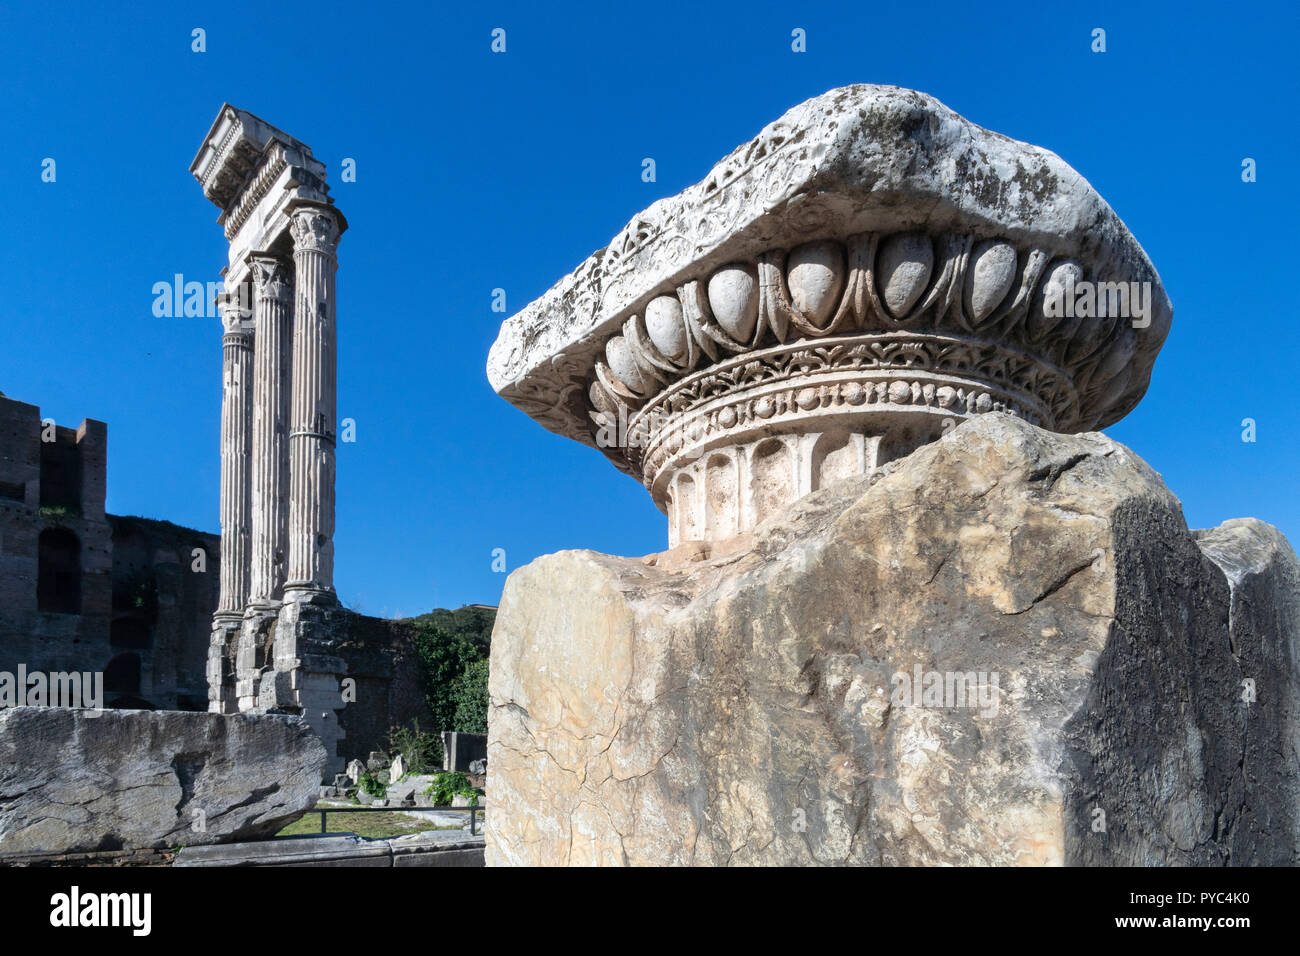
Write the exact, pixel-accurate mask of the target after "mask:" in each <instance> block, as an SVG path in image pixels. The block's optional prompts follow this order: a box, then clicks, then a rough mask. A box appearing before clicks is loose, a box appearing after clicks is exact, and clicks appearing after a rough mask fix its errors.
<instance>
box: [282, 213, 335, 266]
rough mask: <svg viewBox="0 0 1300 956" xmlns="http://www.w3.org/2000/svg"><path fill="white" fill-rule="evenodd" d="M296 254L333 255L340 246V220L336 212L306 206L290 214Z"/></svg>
mask: <svg viewBox="0 0 1300 956" xmlns="http://www.w3.org/2000/svg"><path fill="white" fill-rule="evenodd" d="M289 222H290V230H291V231H292V233H293V248H294V251H295V252H300V251H302V250H307V251H309V252H324V253H327V254H328V255H333V254H334V250H335V249H337V248H338V244H339V233H340V229H339V220H338V216H337V215H336V214H335V213H334V210H332V209H329V208H328V207H324V206H304V207H300V208H298V209H295V210H294V211H293V212H292V213H291V214H290V220H289Z"/></svg>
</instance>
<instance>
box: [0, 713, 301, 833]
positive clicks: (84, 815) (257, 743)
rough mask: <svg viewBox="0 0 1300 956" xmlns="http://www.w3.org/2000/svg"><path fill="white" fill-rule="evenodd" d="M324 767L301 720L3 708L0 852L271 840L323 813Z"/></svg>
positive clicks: (194, 714) (0, 740)
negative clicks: (314, 810) (317, 808)
mask: <svg viewBox="0 0 1300 956" xmlns="http://www.w3.org/2000/svg"><path fill="white" fill-rule="evenodd" d="M324 764H325V749H324V747H322V746H321V742H320V740H319V739H318V738H317V737H316V736H315V735H314V734H313V733H312V732H311V730H310V729H309V728H308V726H307V724H306V722H305V721H303V720H301V719H299V718H295V717H282V716H257V717H255V716H249V715H242V714H239V715H220V714H203V713H189V712H180V711H143V710H121V711H114V710H110V711H89V710H70V709H58V708H44V707H15V708H12V709H9V710H4V711H0V854H4V855H10V854H15V855H18V854H33V853H63V852H77V851H92V850H117V849H136V848H144V847H173V846H182V845H184V846H193V845H198V844H204V843H226V842H230V841H234V840H252V839H259V838H263V837H269V836H273V835H274V834H275V833H277V832H278V831H279V830H281V829H282V828H284V827H285V826H287V825H288V824H290V823H292V822H293V821H294V820H296V819H298V817H300V816H302V815H303V813H305V812H306V811H307V810H309V809H311V807H312V806H314V805H315V803H316V797H317V788H318V787H319V785H320V781H321V772H322V768H323V767H324Z"/></svg>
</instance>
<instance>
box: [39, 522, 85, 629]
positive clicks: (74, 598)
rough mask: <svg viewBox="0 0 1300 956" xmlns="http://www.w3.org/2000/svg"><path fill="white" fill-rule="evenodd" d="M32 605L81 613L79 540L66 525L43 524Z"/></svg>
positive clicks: (57, 610)
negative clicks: (47, 525)
mask: <svg viewBox="0 0 1300 956" xmlns="http://www.w3.org/2000/svg"><path fill="white" fill-rule="evenodd" d="M36 606H37V608H38V609H39V610H42V611H53V612H55V613H58V614H80V613H81V542H80V541H79V540H78V539H77V536H76V535H75V534H73V533H72V532H71V531H69V530H68V529H67V528H46V529H45V530H44V531H42V532H41V536H40V539H39V540H38V543H37V571H36Z"/></svg>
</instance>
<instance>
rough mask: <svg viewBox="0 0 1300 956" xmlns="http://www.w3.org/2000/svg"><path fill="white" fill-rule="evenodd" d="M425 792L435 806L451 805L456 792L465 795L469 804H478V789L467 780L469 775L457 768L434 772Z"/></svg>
mask: <svg viewBox="0 0 1300 956" xmlns="http://www.w3.org/2000/svg"><path fill="white" fill-rule="evenodd" d="M424 792H425V794H426V795H428V796H429V797H430V798H431V799H432V800H433V805H434V806H435V807H449V806H451V800H452V797H455V796H457V795H458V794H459V795H460V796H463V797H467V798H468V799H469V802H470V804H471V805H477V804H478V797H479V793H480V791H479V790H478V789H477V788H476V787H474V786H473V785H472V784H470V782H469V777H467V776H465V774H463V773H461V772H460V771H459V770H449V771H446V772H444V773H440V774H436V775H435V776H434V778H433V783H431V784H429V786H428V789H426V790H425V791H424Z"/></svg>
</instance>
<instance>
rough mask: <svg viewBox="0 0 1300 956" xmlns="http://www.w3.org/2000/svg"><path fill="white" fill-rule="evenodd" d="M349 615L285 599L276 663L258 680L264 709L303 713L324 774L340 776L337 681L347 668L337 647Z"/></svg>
mask: <svg viewBox="0 0 1300 956" xmlns="http://www.w3.org/2000/svg"><path fill="white" fill-rule="evenodd" d="M331 596H332V595H331ZM351 615H352V612H351V611H348V610H346V609H345V608H343V607H341V606H339V604H338V603H337V601H332V602H330V603H324V604H314V603H310V602H308V601H295V600H289V599H288V598H287V597H286V601H285V604H284V605H283V606H282V607H281V608H280V614H279V617H278V618H277V619H276V623H275V644H274V652H273V653H274V659H273V660H272V661H270V662H269V663H270V664H271V666H270V668H269V669H268V670H267V672H266V673H265V674H264V675H263V677H262V682H261V688H260V695H259V699H258V705H259V707H260V708H262V709H263V710H277V711H282V712H287V713H297V714H302V716H303V718H304V719H306V721H307V723H308V725H309V726H310V727H311V729H312V730H313V731H315V733H316V735H317V736H318V737H320V739H321V741H322V742H323V743H324V744H325V752H326V753H327V754H328V755H329V756H328V760H327V763H326V768H325V770H326V774H327V775H329V774H333V773H341V772H342V771H343V767H344V760H343V758H342V757H340V756H338V743H339V741H340V740H342V739H343V737H344V732H343V728H342V727H341V726H339V713H340V712H341V711H342V709H343V706H344V700H343V694H342V689H341V687H340V683H339V682H340V680H341V679H342V678H343V676H344V675H345V674H347V670H348V666H347V662H346V661H344V660H343V658H342V657H340V656H339V654H338V648H339V646H340V644H341V643H342V642H343V641H344V640H345V639H346V637H347V634H348V627H349V618H350V617H351Z"/></svg>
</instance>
